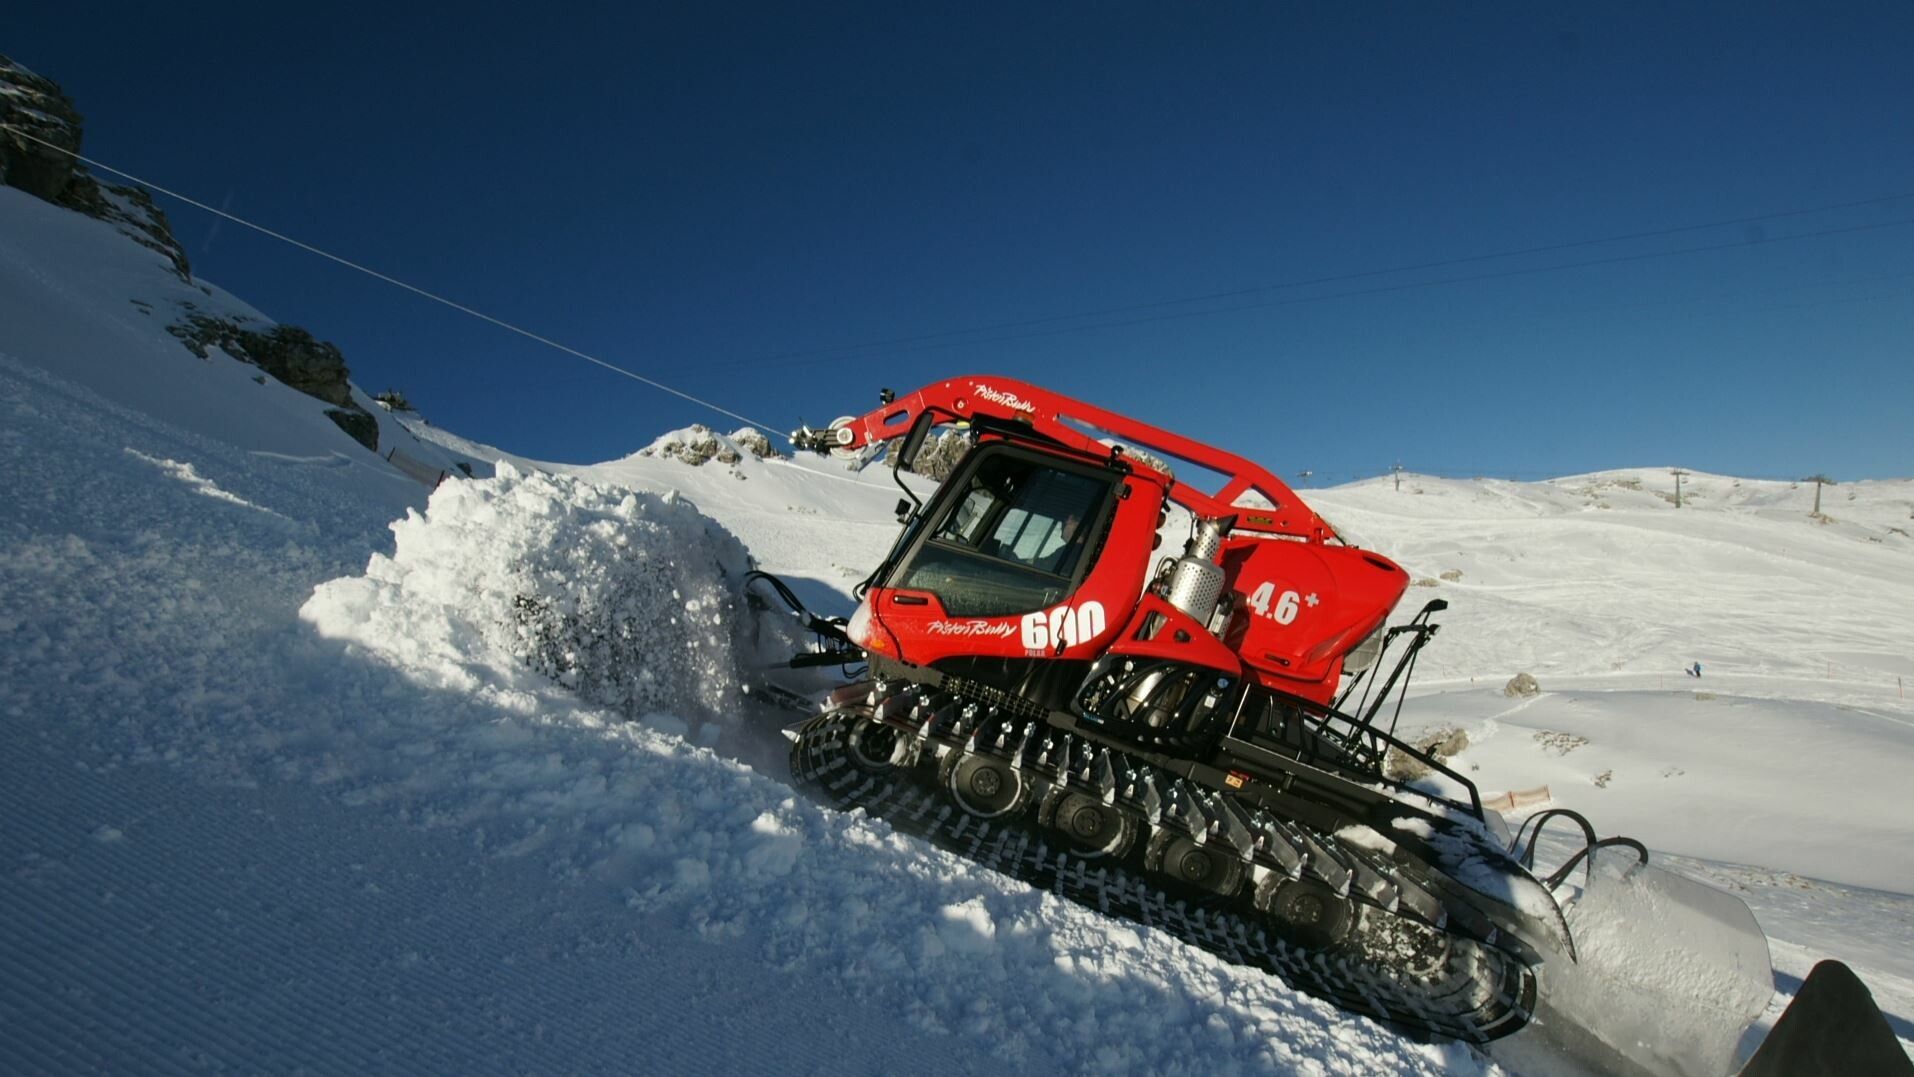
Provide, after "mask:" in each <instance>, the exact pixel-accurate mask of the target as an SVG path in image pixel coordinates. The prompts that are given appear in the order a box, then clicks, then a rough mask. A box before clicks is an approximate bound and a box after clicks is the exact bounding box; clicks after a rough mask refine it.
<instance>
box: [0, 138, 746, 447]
mask: <svg viewBox="0 0 1914 1077" xmlns="http://www.w3.org/2000/svg"><path fill="white" fill-rule="evenodd" d="M0 129H4V130H6V131H8V132H9V133H12V134H15V135H19V136H20V137H22V138H26V139H30V140H32V141H34V142H37V143H39V144H40V145H42V146H45V147H47V148H48V149H51V150H56V151H58V152H60V153H64V154H66V155H67V156H68V157H71V158H73V159H74V160H76V161H79V162H81V163H83V164H86V165H89V166H91V167H93V168H97V169H99V170H101V171H102V172H111V173H112V174H114V175H115V176H119V177H121V178H123V179H128V180H131V181H133V182H134V183H137V184H139V185H140V186H142V187H149V188H151V189H153V190H155V191H158V192H159V193H161V194H163V195H166V196H168V197H170V198H177V199H179V200H180V201H181V202H184V203H186V204H187V205H189V206H193V207H196V208H198V209H203V210H205V211H206V212H208V213H211V214H213V215H214V216H217V217H221V218H224V219H226V220H229V221H231V222H233V223H234V224H237V225H239V226H241V227H243V228H250V229H252V230H253V231H255V232H258V233H260V234H262V235H267V236H271V237H272V238H274V239H276V240H279V241H280V242H282V243H289V244H291V245H293V246H295V247H298V248H299V249H300V250H302V251H306V252H307V253H310V254H316V255H318V256H319V257H321V258H324V259H326V260H327V261H331V262H337V263H338V264H340V265H342V266H345V267H346V268H347V269H355V270H358V271H359V272H361V273H364V274H365V275H366V276H368V277H373V278H376V279H378V280H382V281H384V282H386V283H387V284H391V285H395V286H397V287H399V288H403V289H405V290H406V291H408V292H411V293H412V294H414V295H417V296H422V297H424V298H426V299H430V300H431V301H433V302H434V303H439V304H443V305H444V306H448V307H451V308H452V309H453V310H456V311H458V312H459V313H461V314H469V315H471V316H472V317H474V318H477V319H478V320H480V321H482V322H489V323H491V324H492V325H495V326H498V327H499V328H500V329H505V330H508V331H510V332H513V333H517V334H518V335H519V336H522V337H525V338H526V339H528V340H535V341H537V342H538V343H540V344H543V345H545V346H546V347H548V348H556V349H557V350H559V351H561V352H564V353H565V354H566V355H570V356H575V357H576V358H579V359H583V360H585V361H586V362H587V363H594V364H596V365H598V366H601V367H604V368H605V369H606V370H609V371H611V372H613V373H614V374H623V375H624V376H625V377H627V378H630V379H631V380H633V381H636V382H641V383H643V384H645V385H649V386H651V387H652V388H653V389H657V390H659V391H660V392H665V393H670V394H671V395H672V396H675V397H678V398H679V399H682V400H688V401H690V402H691V403H693V404H696V405H698V406H699V407H703V408H709V409H710V410H712V411H715V412H717V413H718V414H720V415H728V416H730V417H731V418H733V419H737V420H738V421H740V422H743V423H745V424H747V425H749V426H754V427H757V428H758V429H759V430H762V431H766V432H777V431H778V430H779V428H778V427H776V426H773V425H771V424H769V423H762V422H759V421H757V420H756V419H753V418H751V417H749V416H746V415H740V414H738V413H737V412H735V411H732V410H731V409H729V408H726V407H722V406H720V405H718V404H714V403H712V402H711V401H709V400H705V399H703V398H702V397H697V396H693V395H691V394H690V393H687V392H685V391H683V390H681V389H674V388H672V387H671V386H669V385H666V384H665V383H663V382H661V381H657V380H654V379H652V378H647V377H645V376H644V375H643V374H639V373H637V372H635V371H631V370H627V369H625V368H624V367H621V366H619V365H617V364H616V363H610V362H607V361H605V360H603V359H600V358H598V357H597V356H595V355H589V354H587V353H585V352H582V351H579V350H578V349H577V348H574V347H571V346H570V345H567V344H561V343H559V342H558V341H556V340H553V339H551V338H550V337H546V336H541V335H539V334H538V333H534V332H532V331H531V330H529V329H525V328H522V327H520V326H516V325H513V324H512V323H511V322H508V321H505V320H504V319H502V318H494V317H493V316H492V315H490V314H487V313H485V312H484V311H482V310H474V309H473V308H471V307H468V306H466V305H465V304H463V303H460V302H458V301H457V300H453V299H447V298H446V297H444V296H442V295H439V294H437V293H435V292H429V291H427V290H425V289H424V288H421V287H419V286H418V285H415V284H408V283H407V282H405V281H402V280H400V279H399V278H397V277H394V276H390V275H389V274H385V273H381V272H379V271H378V270H376V269H372V268H370V267H367V266H363V265H360V264H359V263H357V262H354V261H352V260H351V259H349V258H341V257H340V256H339V255H336V254H333V253H332V252H331V251H326V250H321V249H320V248H318V247H315V246H313V245H312V244H310V243H306V242H302V241H300V240H297V239H294V238H293V237H291V236H289V235H286V234H284V233H283V232H275V231H273V230H272V229H270V228H267V227H266V226H264V225H260V224H254V223H253V222H252V221H249V220H247V219H245V218H244V217H240V216H238V215H236V214H232V213H228V212H227V211H225V210H223V209H220V208H219V207H217V206H209V205H207V204H206V203H204V202H201V201H200V200H199V199H197V198H193V197H190V196H188V195H184V194H181V193H179V192H178V191H174V190H170V189H168V188H166V187H162V186H160V185H159V184H157V183H154V182H152V181H151V180H147V179H142V178H140V177H139V176H135V175H134V174H132V173H131V172H125V171H122V170H120V169H117V168H114V167H113V166H112V165H109V164H105V163H103V162H100V161H96V160H94V159H93V158H91V157H87V156H84V155H82V154H79V153H75V152H74V151H72V150H69V149H67V148H66V147H65V146H61V145H58V144H56V143H52V142H48V141H47V140H46V139H44V138H41V137H39V136H38V135H34V134H31V133H29V132H27V131H23V130H21V129H20V128H18V127H15V126H12V125H11V124H0Z"/></svg>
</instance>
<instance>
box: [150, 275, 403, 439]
mask: <svg viewBox="0 0 1914 1077" xmlns="http://www.w3.org/2000/svg"><path fill="white" fill-rule="evenodd" d="M185 307H186V310H185V312H184V314H183V316H182V318H181V320H180V321H177V322H174V323H173V324H172V325H169V326H167V327H166V331H167V332H169V333H171V334H173V335H174V336H176V337H178V338H179V339H180V341H181V342H182V343H184V344H185V345H186V346H187V347H188V348H189V349H191V350H192V352H193V354H194V355H197V356H199V357H200V358H201V359H206V358H210V356H211V349H213V348H218V349H220V350H221V351H223V352H225V353H226V354H227V355H230V356H232V357H233V358H234V359H237V360H239V361H240V362H242V363H251V364H253V365H254V366H256V367H258V368H259V369H261V370H263V371H265V372H266V373H268V374H270V375H272V376H273V377H275V378H277V379H279V380H280V381H282V382H285V383H286V384H287V385H290V386H292V387H293V388H294V389H297V390H299V391H300V392H302V393H305V394H306V395H307V396H311V397H317V398H318V399H320V400H323V401H325V402H326V403H328V404H331V405H333V407H332V408H331V409H329V410H328V411H327V412H326V415H327V416H329V417H330V418H331V419H332V421H333V422H335V423H338V424H339V429H341V430H344V431H345V432H346V433H347V434H349V435H351V436H352V439H353V440H354V441H357V442H358V443H359V444H361V445H364V446H365V447H366V448H368V449H371V450H372V451H374V452H377V451H379V423H378V420H376V419H374V418H373V417H372V415H371V414H370V413H368V412H367V411H366V410H365V409H364V408H362V407H360V406H359V405H358V403H357V402H356V401H354V400H353V399H352V386H351V384H350V383H349V382H348V381H347V378H349V377H350V376H351V373H352V372H351V371H350V370H348V369H347V367H346V359H345V356H344V355H342V354H341V353H340V351H339V349H338V348H337V347H336V346H334V345H332V344H330V343H327V342H326V341H323V340H317V339H314V337H313V335H312V334H311V333H308V332H306V331H305V330H304V329H301V328H299V327H298V326H296V325H275V326H272V327H271V328H269V329H250V328H247V327H246V326H245V325H243V324H241V323H242V322H243V321H244V319H241V318H216V317H213V316H211V315H208V314H204V313H202V312H200V311H199V310H198V309H197V308H194V307H193V305H192V304H190V303H188V304H185Z"/></svg>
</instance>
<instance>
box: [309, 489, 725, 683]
mask: <svg viewBox="0 0 1914 1077" xmlns="http://www.w3.org/2000/svg"><path fill="white" fill-rule="evenodd" d="M392 531H393V534H394V535H395V536H396V537H397V540H398V543H397V549H396V550H395V551H394V553H393V555H392V556H390V557H387V556H385V555H383V554H374V555H373V556H372V560H371V562H370V563H369V564H368V565H367V566H366V571H365V575H363V576H359V577H350V578H345V579H337V580H333V581H331V582H329V583H324V584H321V585H320V586H319V587H317V588H315V589H314V592H313V596H312V598H311V600H309V601H308V602H307V603H306V604H305V606H304V608H303V609H301V610H300V616H301V617H303V618H304V619H305V620H307V621H309V622H311V623H312V624H313V625H315V626H316V627H317V628H318V630H319V632H320V634H321V635H324V636H328V637H331V638H335V639H343V640H348V641H350V642H352V643H356V644H358V645H360V646H363V647H365V648H367V649H368V650H371V651H373V652H375V653H377V654H379V655H381V656H383V657H384V658H386V659H387V660H388V661H390V662H392V663H393V664H394V665H397V666H399V667H400V668H402V669H404V670H406V671H407V672H409V673H411V674H412V675H414V676H416V677H418V678H420V679H422V680H424V681H426V682H427V683H429V684H431V685H433V686H435V687H441V688H449V689H453V690H457V691H465V692H472V693H476V694H479V695H481V696H484V697H487V698H489V699H491V700H493V701H494V702H501V703H504V704H507V705H510V706H513V707H514V708H515V709H521V710H522V709H526V708H527V707H528V706H529V705H530V703H531V699H530V696H531V695H535V694H536V692H537V689H538V688H539V687H542V686H541V685H539V684H537V683H536V682H535V681H533V680H530V679H529V678H530V675H533V674H536V675H542V676H543V677H549V678H551V679H552V680H556V681H558V682H559V683H561V684H563V685H565V686H566V687H568V688H570V689H572V690H573V691H575V692H577V693H578V694H579V695H580V696H582V697H584V698H585V699H586V700H589V701H590V702H592V703H596V704H599V705H602V706H606V707H610V708H613V709H615V710H617V711H619V712H620V713H622V714H624V715H625V716H626V717H629V718H640V717H644V716H646V715H648V714H652V713H655V712H660V711H668V712H671V713H674V714H678V715H683V716H686V717H690V716H694V715H695V716H698V717H703V718H715V717H717V716H719V715H721V714H723V713H724V712H725V710H726V702H727V700H728V699H729V698H730V697H731V695H732V693H733V692H734V691H735V689H736V685H737V683H738V677H737V659H738V656H739V653H740V647H741V643H740V641H739V640H738V639H737V637H736V633H737V631H738V629H739V626H740V622H738V621H737V620H735V619H734V618H733V617H732V606H733V599H734V596H735V595H736V594H737V589H738V586H739V584H740V582H741V580H742V577H743V574H744V573H745V571H746V570H747V569H748V567H749V558H748V555H747V554H746V553H745V549H744V546H743V545H742V544H741V543H739V542H738V540H737V539H736V538H735V537H733V536H732V535H731V534H730V533H729V532H727V531H726V530H724V528H722V527H720V526H719V525H718V524H716V523H715V522H713V521H712V520H711V519H709V518H708V517H706V516H705V515H703V514H702V513H700V512H699V511H698V509H697V508H696V507H695V506H694V505H692V504H691V503H690V502H688V501H685V500H683V499H682V498H679V497H677V496H675V495H673V494H664V495H653V494H645V493H638V492H634V491H629V490H619V489H614V488H610V487H604V486H595V485H593V484H591V483H589V482H585V481H582V480H579V479H575V478H571V477H569V476H563V475H550V474H544V473H525V472H521V471H519V470H518V469H516V468H514V467H512V466H511V465H510V464H508V463H503V462H501V463H500V464H499V465H498V474H497V476H496V477H495V478H491V479H486V480H481V481H475V482H449V483H446V484H445V485H443V486H441V487H440V488H439V489H438V491H437V492H436V493H434V494H433V495H432V500H431V502H430V503H429V504H428V506H427V507H426V511H425V513H424V515H420V514H419V513H417V512H411V511H408V512H407V514H406V517H405V518H404V519H402V520H399V521H397V522H395V523H393V524H392Z"/></svg>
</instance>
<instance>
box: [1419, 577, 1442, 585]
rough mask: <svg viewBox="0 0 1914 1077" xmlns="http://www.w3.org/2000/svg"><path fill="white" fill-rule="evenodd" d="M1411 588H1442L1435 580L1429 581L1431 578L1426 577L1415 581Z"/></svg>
mask: <svg viewBox="0 0 1914 1077" xmlns="http://www.w3.org/2000/svg"><path fill="white" fill-rule="evenodd" d="M1412 586H1415V587H1440V586H1442V585H1441V584H1439V583H1437V582H1436V581H1435V580H1433V579H1431V578H1429V577H1428V576H1424V577H1422V578H1421V579H1419V580H1417V581H1416V582H1415V583H1414V584H1413V585H1412Z"/></svg>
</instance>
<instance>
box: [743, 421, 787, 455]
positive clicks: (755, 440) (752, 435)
mask: <svg viewBox="0 0 1914 1077" xmlns="http://www.w3.org/2000/svg"><path fill="white" fill-rule="evenodd" d="M731 443H732V444H733V445H736V446H737V447H738V448H740V449H743V450H744V451H745V452H748V453H750V454H751V455H752V456H755V457H757V458H758V459H760V460H782V459H784V454H783V453H781V452H779V451H778V450H777V446H775V445H773V444H771V439H770V438H768V437H765V436H764V432H763V431H761V430H759V429H758V428H757V427H755V426H746V427H741V428H739V429H737V430H734V431H732V433H731Z"/></svg>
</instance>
